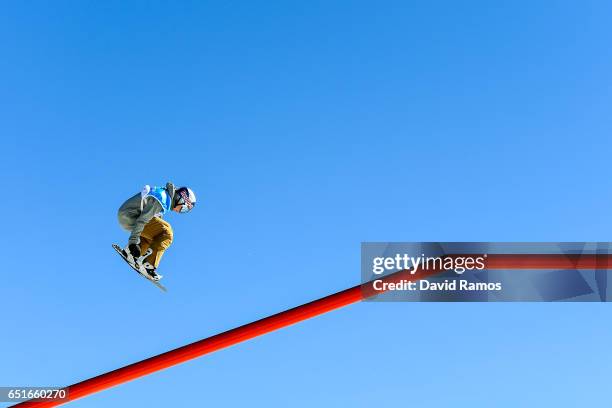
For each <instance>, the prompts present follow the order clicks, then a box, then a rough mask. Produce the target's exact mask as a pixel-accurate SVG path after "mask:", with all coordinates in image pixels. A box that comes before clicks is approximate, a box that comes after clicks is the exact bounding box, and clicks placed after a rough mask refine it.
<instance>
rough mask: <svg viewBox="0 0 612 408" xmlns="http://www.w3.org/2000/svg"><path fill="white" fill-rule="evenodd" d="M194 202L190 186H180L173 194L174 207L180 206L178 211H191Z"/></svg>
mask: <svg viewBox="0 0 612 408" xmlns="http://www.w3.org/2000/svg"><path fill="white" fill-rule="evenodd" d="M195 203H196V196H195V194H194V193H193V191H191V189H190V188H187V187H181V188H179V189H178V190H176V192H175V194H174V207H175V208H176V207H177V206H180V209H179V210H178V211H179V212H182V213H186V212H189V211H191V209H192V208H193V206H194V205H195Z"/></svg>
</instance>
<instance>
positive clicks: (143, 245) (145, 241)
mask: <svg viewBox="0 0 612 408" xmlns="http://www.w3.org/2000/svg"><path fill="white" fill-rule="evenodd" d="M150 246H151V239H150V238H148V237H145V236H144V235H142V234H141V235H140V253H141V254H145V253H146V252H147V249H149V247H150ZM147 260H148V258H147Z"/></svg>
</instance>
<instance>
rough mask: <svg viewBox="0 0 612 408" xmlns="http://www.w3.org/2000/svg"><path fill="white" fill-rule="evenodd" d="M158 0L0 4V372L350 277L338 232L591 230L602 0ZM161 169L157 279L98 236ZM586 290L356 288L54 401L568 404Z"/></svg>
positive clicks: (49, 365) (593, 363) (34, 380)
mask: <svg viewBox="0 0 612 408" xmlns="http://www.w3.org/2000/svg"><path fill="white" fill-rule="evenodd" d="M177 3H178V2H158V1H157V2H138V1H130V2H125V1H121V2H119V1H109V2H93V1H89V2H85V1H82V2H74V1H73V2H60V1H58V2H53V4H52V5H50V3H49V2H27V3H23V2H13V3H12V4H8V3H7V4H4V6H3V10H2V13H1V14H0V38H1V40H0V78H2V79H1V81H0V101H1V107H0V147H1V149H0V151H1V155H2V159H1V160H0V171H2V174H3V176H4V178H3V180H4V188H3V200H2V204H1V205H2V209H3V210H4V211H3V213H4V216H3V220H2V228H3V234H2V235H3V236H2V239H1V242H2V249H3V253H4V256H3V261H2V266H1V268H0V270H1V274H0V277H1V283H0V288H1V289H0V308H1V309H2V310H3V313H2V319H1V320H0V321H1V323H2V326H1V328H0V334H1V335H0V385H5V386H10V385H20V386H23V385H68V384H71V383H74V382H76V381H80V380H82V379H86V378H88V377H91V376H93V375H96V374H100V373H103V372H106V371H108V370H111V369H114V368H117V367H119V366H122V365H125V364H128V363H131V362H134V361H138V360H140V359H143V358H146V357H149V356H151V355H154V354H157V353H160V352H163V351H166V350H169V349H171V348H174V347H177V346H180V345H183V344H185V343H188V342H191V341H195V340H197V339H200V338H203V337H206V336H209V335H212V334H215V333H217V332H219V331H223V330H226V329H229V328H232V327H234V326H236V325H240V324H243V323H246V322H249V321H251V320H253V319H257V318H260V317H263V316H266V315H269V314H272V313H275V312H277V311H281V310H284V309H286V308H289V307H292V306H295V305H298V304H301V303H303V302H305V301H309V300H312V299H315V298H318V297H320V296H323V295H326V294H329V293H332V292H335V291H338V290H341V289H344V288H345V287H348V286H352V285H354V284H356V283H358V282H359V276H360V275H359V260H360V257H359V249H360V242H362V241H424V240H429V241H452V240H458V241H471V240H477V241H539V240H544V241H596V240H600V241H609V240H610V237H611V231H612V215H611V213H610V205H611V203H612V188H611V187H612V186H611V184H612V174H611V170H610V165H609V161H610V149H611V147H612V142H611V138H610V134H611V131H612V120H611V115H610V106H611V104H612V95H611V84H612V81H611V78H612V76H611V74H610V73H611V72H612V55H611V53H610V41H611V40H612V26H611V25H610V19H609V16H610V13H611V12H612V7H611V6H610V3H609V2H606V1H581V2H570V1H545V2H544V1H542V2H532V1H514V2H505V3H504V4H496V5H494V4H491V2H488V1H469V2H454V1H420V2H416V1H415V2H405V1H377V2H363V1H334V2H328V1H310V2H276V1H265V2H264V1H258V2H254V1H244V2H221V1H219V2H180V4H177ZM457 3H461V4H460V5H458V4H457ZM167 180H172V181H174V182H175V183H177V184H188V185H190V186H192V187H193V189H194V190H195V191H196V192H197V193H198V196H199V198H200V203H199V205H198V207H197V208H196V210H195V211H194V212H193V213H192V214H190V215H187V216H178V215H175V214H172V215H170V216H169V217H168V218H167V219H168V220H169V221H170V222H171V223H172V224H173V226H174V229H175V242H174V245H173V246H172V247H171V249H170V250H169V252H168V253H167V255H166V257H165V259H164V262H163V264H162V267H161V269H160V272H161V273H163V274H164V275H165V276H166V277H165V278H164V279H165V283H166V285H167V286H168V287H169V292H168V294H166V295H164V294H162V293H161V292H159V291H158V290H157V289H156V288H154V287H153V286H152V285H150V284H148V283H147V282H145V281H143V280H142V279H139V278H138V277H137V276H135V275H134V273H133V272H132V271H131V270H130V269H129V268H127V267H126V266H125V265H124V264H123V263H122V262H121V261H120V260H119V259H118V258H117V256H116V254H115V253H114V251H113V250H112V248H111V246H110V244H111V243H112V242H119V243H122V244H123V243H125V241H126V239H127V235H126V234H125V233H124V232H123V231H122V230H121V229H120V228H119V226H118V225H117V222H116V210H117V208H118V206H119V205H120V204H121V203H122V202H123V200H124V199H126V198H127V197H129V196H130V195H131V194H134V193H135V192H137V191H138V190H140V188H141V187H142V185H143V184H145V183H149V184H161V183H164V182H166V181H167ZM610 316H612V310H610V306H609V305H607V304H599V303H594V304H543V303H539V304H538V303H531V304H530V303H525V304H433V303H430V304H415V303H404V304H401V303H385V304H377V303H366V304H359V305H354V306H351V307H349V308H346V309H343V310H340V311H337V312H334V313H331V314H328V315H326V316H322V317H320V318H317V319H315V320H311V321H308V322H305V323H303V324H300V325H297V326H293V327H291V328H288V329H285V330H282V331H280V332H276V333H273V334H271V335H267V336H264V337H262V338H258V339H256V340H254V341H251V342H248V343H245V344H241V345H239V346H236V347H234V348H231V349H228V350H224V351H222V352H219V353H217V354H214V355H211V356H207V357H204V358H202V359H199V360H196V361H192V362H189V363H187V364H184V365H181V366H178V367H174V368H171V369H168V370H166V371H164V372H161V373H157V374H154V375H151V376H149V377H146V378H144V379H140V380H137V381H134V382H132V383H129V384H126V385H123V386H120V387H117V388H114V389H112V390H108V391H105V392H103V393H99V394H96V395H95V396H92V397H89V398H86V399H83V400H80V401H78V402H75V403H73V404H72V406H74V407H109V406H125V407H128V406H147V407H168V406H176V407H179V406H188V405H190V404H193V403H197V404H199V405H201V406H211V407H212V406H216V407H243V406H246V405H248V406H251V407H308V408H311V407H326V406H329V407H331V406H336V407H343V406H354V407H371V406H374V405H377V406H386V407H389V406H415V407H419V408H438V407H448V406H455V407H470V408H473V407H491V406H496V407H517V406H533V407H539V406H558V407H561V406H563V407H576V406H590V405H595V404H600V403H602V402H604V401H608V400H609V393H608V392H607V390H608V388H609V384H608V381H607V379H608V378H609V375H608V374H609V366H610V365H611V364H612V354H611V353H610V343H611V342H612V328H611V327H610V323H609V320H610ZM0 405H1V404H0Z"/></svg>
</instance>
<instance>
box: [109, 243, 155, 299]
mask: <svg viewBox="0 0 612 408" xmlns="http://www.w3.org/2000/svg"><path fill="white" fill-rule="evenodd" d="M113 248H115V251H117V253H118V254H119V255H120V256H121V259H123V260H124V261H125V262H126V263H127V264H128V265H130V267H131V268H132V269H133V270H135V271H136V272H138V274H139V275H140V276H142V277H143V278H145V279H146V280H148V281H149V282H151V283H152V284H154V285H155V286H157V287H158V288H159V289H160V290H161V291H162V292H166V291H167V289H166V287H165V286H164V285H162V284H161V283H159V282H157V281H155V280H153V278H151V277H150V276H149V274H148V273H146V272H145V271H141V270H140V268H141V266H140V264H141V262H142V260H143V259H145V258H146V257H147V256H149V255H150V254H151V252H152V251H151V249H148V250H147V252H145V253H144V254H143V255H142V256H141V257H140V258H138V259H137V260H136V263H133V262H130V261H129V260H128V258H126V257H125V256H124V255H123V248H121V247H120V246H119V245H117V244H113Z"/></svg>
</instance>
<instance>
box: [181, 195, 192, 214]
mask: <svg viewBox="0 0 612 408" xmlns="http://www.w3.org/2000/svg"><path fill="white" fill-rule="evenodd" d="M180 194H181V200H179V204H180V205H181V212H182V213H186V212H189V211H191V209H192V208H193V203H192V202H191V200H190V199H189V194H188V193H187V192H186V191H181V192H180Z"/></svg>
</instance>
